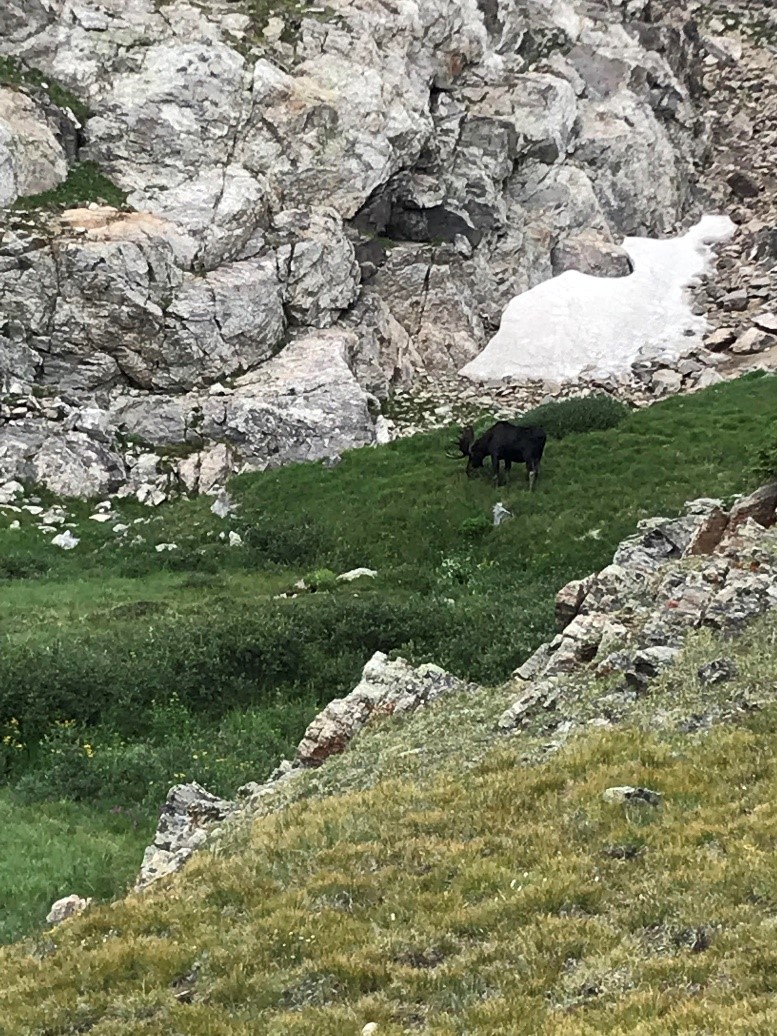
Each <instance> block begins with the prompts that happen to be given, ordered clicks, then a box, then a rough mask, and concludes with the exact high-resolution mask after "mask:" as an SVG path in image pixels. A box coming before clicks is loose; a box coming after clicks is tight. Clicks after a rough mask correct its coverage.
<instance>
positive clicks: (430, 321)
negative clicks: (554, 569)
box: [0, 0, 709, 499]
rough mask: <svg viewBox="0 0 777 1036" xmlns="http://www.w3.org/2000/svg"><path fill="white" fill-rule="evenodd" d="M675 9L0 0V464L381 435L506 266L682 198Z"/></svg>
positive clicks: (695, 125)
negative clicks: (404, 391) (386, 407)
mask: <svg viewBox="0 0 777 1036" xmlns="http://www.w3.org/2000/svg"><path fill="white" fill-rule="evenodd" d="M676 21H677V20H676ZM683 21H684V19H683V18H680V20H679V21H677V23H676V24H672V23H671V22H670V21H669V20H668V18H667V17H665V15H664V13H663V12H661V11H660V10H658V9H656V10H655V11H653V10H651V4H649V3H648V2H647V0H628V2H626V3H599V2H588V3H583V2H570V0H553V2H551V3H540V2H535V0H478V2H476V0H454V2H449V0H446V2H444V3H443V2H441V0H412V2H397V3H385V2H377V0H328V2H327V3H324V4H320V5H316V6H313V5H311V4H308V3H305V2H302V0H278V2H277V3H274V4H272V3H269V4H268V3H266V2H260V0H252V2H249V0H244V2H219V0H209V2H208V3H206V4H194V3H188V2H186V0H175V2H167V0H129V2H127V0H122V2H118V0H102V2H100V3H98V2H97V0H84V2H83V3H78V4H76V3H71V2H69V0H35V2H34V3H33V4H32V5H30V4H28V3H25V4H20V3H18V2H16V0H4V2H3V4H2V5H0V51H1V52H2V53H4V54H5V55H6V58H5V59H3V61H4V64H3V69H4V73H3V79H4V81H5V83H6V85H4V86H2V87H0V202H2V204H3V205H5V206H15V208H11V209H9V210H7V212H6V218H5V228H4V231H3V236H2V242H1V243H0V311H2V314H3V320H2V328H1V329H0V333H1V334H2V338H1V339H0V379H1V380H2V386H3V389H4V390H5V393H6V407H5V409H4V410H3V417H2V418H0V419H2V420H4V422H5V423H4V424H3V426H2V427H1V428H0V473H1V474H2V476H3V477H4V478H5V479H10V478H19V479H33V480H37V481H41V482H43V483H47V484H53V483H54V482H55V481H56V482H57V486H56V488H57V489H58V490H59V491H60V492H67V493H74V494H80V495H88V494H93V493H95V492H98V493H104V492H111V491H115V490H116V489H118V488H119V487H120V486H122V485H125V486H127V485H128V486H129V487H130V489H131V491H133V492H141V493H142V494H143V495H144V496H145V498H146V499H150V498H152V497H155V493H156V495H158V494H159V492H161V493H162V495H164V491H166V489H167V488H168V487H169V483H170V478H169V475H168V476H163V474H162V472H161V469H160V466H159V464H158V463H157V462H158V460H159V458H158V456H157V454H158V453H159V452H160V451H161V452H163V453H164V452H165V451H167V452H168V453H169V452H173V453H175V454H176V456H177V457H178V458H180V457H181V455H182V454H188V455H189V456H186V457H185V458H184V461H183V463H182V465H181V466H180V467H179V466H178V465H177V464H174V465H172V469H173V474H174V476H175V478H176V479H177V480H180V481H182V482H183V484H184V486H185V487H186V488H187V489H190V490H196V489H198V488H199V487H200V472H201V470H203V468H204V469H205V471H206V472H207V473H208V474H207V477H206V478H205V479H204V480H203V481H204V483H205V484H204V485H203V488H206V489H207V488H209V487H210V485H212V484H213V481H214V480H213V478H212V474H213V471H214V466H215V468H216V469H218V472H219V474H220V475H221V480H222V481H223V477H226V474H228V473H229V472H231V471H233V470H250V469H256V468H262V467H266V466H267V465H273V464H279V463H284V462H286V461H291V460H300V459H316V458H323V457H327V456H331V455H333V454H335V453H337V452H338V451H339V450H341V449H343V448H345V447H348V446H354V445H363V444H367V443H370V442H374V441H375V440H376V437H383V436H385V434H386V430H385V428H384V427H383V422H382V421H381V419H379V418H378V417H377V415H378V411H379V400H380V399H382V398H385V397H386V396H387V395H388V394H389V393H390V391H391V390H392V389H393V388H395V387H397V386H401V385H406V384H407V383H408V382H410V381H411V380H412V379H413V377H414V376H416V375H418V374H419V372H421V373H423V372H426V373H427V374H431V375H433V376H435V377H442V376H443V375H445V374H446V373H447V374H451V373H452V372H455V371H456V370H458V369H459V368H460V367H461V366H462V365H463V364H464V363H466V362H467V361H468V360H471V359H472V358H473V357H474V356H475V355H476V354H477V353H478V352H479V351H480V350H481V349H482V348H483V346H484V345H485V343H486V341H487V340H488V338H489V336H490V334H491V333H492V332H493V331H494V330H495V328H496V327H497V326H498V323H499V319H500V316H501V313H502V311H503V309H504V307H505V305H506V303H507V302H508V301H509V300H510V299H511V298H512V297H513V296H515V295H516V294H518V293H520V292H522V291H524V290H526V289H528V288H531V287H532V286H534V285H537V284H538V283H540V282H542V281H543V280H546V279H547V278H550V277H552V276H553V275H554V274H555V273H558V272H560V271H563V270H566V269H572V268H574V269H578V270H582V271H584V272H593V273H597V274H600V275H612V276H617V275H622V274H624V273H627V272H628V261H627V257H626V256H625V255H624V253H623V252H622V250H621V249H620V248H619V247H618V241H619V240H620V239H621V238H622V236H623V235H625V234H666V233H669V232H672V231H673V230H674V229H676V228H678V227H679V226H680V225H681V224H682V221H683V219H684V217H686V216H688V215H691V214H693V213H694V212H695V211H696V198H695V194H694V185H695V183H696V180H697V173H696V170H697V168H698V167H699V165H700V163H701V162H702V161H703V159H704V155H705V151H706V149H707V147H708V143H709V134H708V118H707V114H706V112H705V109H704V106H703V105H699V104H696V103H694V101H695V98H696V97H697V95H698V93H699V89H700V87H699V83H698V79H697V72H698V70H699V68H700V64H699V62H700V60H701V57H702V55H701V52H700V50H699V47H698V45H697V44H696V42H695V37H694V31H693V27H688V26H686V30H685V31H683ZM85 170H86V171H88V172H89V173H90V174H91V173H94V175H93V176H92V178H91V179H89V178H88V177H86V176H85V174H84V171H85ZM95 170H98V171H99V172H95ZM87 181H88V183H89V184H90V185H91V186H90V187H89V189H87V190H84V188H83V184H84V183H85V182H87ZM42 192H50V194H49V195H45V194H43V199H44V200H45V199H46V198H52V199H53V203H54V204H53V208H51V207H49V208H48V209H45V210H42V209H40V208H37V207H36V208H33V207H32V206H33V205H35V206H37V205H39V204H40V196H41V195H42ZM51 192H53V194H52V193H51ZM30 196H35V197H33V200H32V202H30V200H29V199H30ZM108 196H110V198H109V197H108ZM117 197H118V198H119V199H120V198H122V197H123V198H125V199H126V201H125V202H124V203H119V204H117V203H116V202H117ZM25 199H27V200H26V201H25ZM58 200H59V201H60V204H57V201H58ZM106 200H112V201H113V202H114V204H113V205H107V204H105V201H106ZM76 203H77V207H72V205H73V204H76ZM68 205H71V207H69V208H68V207H67V206H68ZM214 450H215V451H216V452H215V453H214ZM63 467H64V468H66V469H67V470H68V471H70V472H72V477H68V478H67V479H63V478H62V477H61V474H60V472H61V470H62V468H63ZM167 469H168V472H169V471H170V469H171V465H169V464H168V465H167ZM216 481H218V480H216Z"/></svg>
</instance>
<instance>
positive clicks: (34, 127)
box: [0, 87, 67, 208]
mask: <svg viewBox="0 0 777 1036" xmlns="http://www.w3.org/2000/svg"><path fill="white" fill-rule="evenodd" d="M55 130H56V125H52V121H51V120H49V119H47V118H46V116H45V115H44V113H43V112H42V110H41V109H40V107H39V106H38V105H37V104H36V103H35V101H34V100H33V99H32V97H30V96H28V95H27V94H26V93H23V92H22V91H21V90H14V89H11V88H9V87H0V208H5V207H6V206H7V205H10V204H11V203H12V202H14V201H16V199H17V198H19V197H21V196H23V195H27V194H40V193H42V192H43V191H50V190H52V189H53V188H54V187H56V186H57V185H58V184H60V183H62V181H63V180H64V179H65V177H66V176H67V159H66V157H65V151H64V148H63V147H62V144H61V142H60V141H59V140H58V139H57V136H56V132H55Z"/></svg>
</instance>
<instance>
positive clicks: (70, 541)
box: [51, 529, 81, 550]
mask: <svg viewBox="0 0 777 1036" xmlns="http://www.w3.org/2000/svg"><path fill="white" fill-rule="evenodd" d="M51 542H52V543H53V544H54V546H55V547H61V548H62V549H63V550H73V548H74V547H77V546H78V544H79V543H80V542H81V541H80V540H79V539H78V537H77V536H74V535H73V533H72V532H70V530H69V529H68V531H67V532H60V533H59V535H57V536H55V537H54V539H53V540H52V541H51Z"/></svg>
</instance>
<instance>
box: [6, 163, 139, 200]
mask: <svg viewBox="0 0 777 1036" xmlns="http://www.w3.org/2000/svg"><path fill="white" fill-rule="evenodd" d="M90 202H100V203H102V204H105V205H111V206H113V208H116V209H121V208H124V206H125V205H126V203H127V195H126V192H125V191H122V190H121V189H120V188H118V187H117V186H116V184H114V183H112V182H111V180H109V179H108V177H107V176H105V174H104V173H102V172H101V171H100V168H99V166H97V165H96V163H94V162H79V163H77V164H76V165H74V166H72V167H71V169H70V171H69V172H68V175H67V179H66V180H65V181H64V182H63V183H61V184H59V185H58V186H57V187H54V188H53V189H52V190H50V191H43V192H42V193H41V194H31V195H27V196H26V197H24V198H17V199H16V201H15V202H14V204H13V206H12V208H14V209H19V210H23V211H32V210H35V209H54V210H59V209H74V208H79V207H80V206H83V205H88V204H89V203H90Z"/></svg>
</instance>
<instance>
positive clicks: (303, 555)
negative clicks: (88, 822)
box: [0, 377, 777, 1016]
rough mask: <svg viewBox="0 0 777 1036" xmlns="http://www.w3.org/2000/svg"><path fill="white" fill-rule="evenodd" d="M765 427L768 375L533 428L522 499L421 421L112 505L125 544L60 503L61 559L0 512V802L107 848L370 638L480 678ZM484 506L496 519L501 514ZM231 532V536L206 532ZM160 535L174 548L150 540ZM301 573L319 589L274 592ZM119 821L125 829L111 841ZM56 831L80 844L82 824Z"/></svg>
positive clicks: (771, 385) (500, 674)
mask: <svg viewBox="0 0 777 1036" xmlns="http://www.w3.org/2000/svg"><path fill="white" fill-rule="evenodd" d="M775 420H777V380H775V379H773V378H769V377H748V378H745V379H742V380H741V381H739V382H736V383H731V384H726V385H721V386H718V387H715V388H713V389H710V390H707V391H706V392H704V393H700V394H697V395H694V396H690V397H677V398H674V399H671V400H669V401H667V402H665V403H661V404H659V405H656V406H654V407H651V408H650V409H648V410H644V411H639V412H635V413H632V414H630V415H628V416H627V417H626V418H625V420H623V421H622V423H620V424H619V425H618V426H617V427H611V428H607V429H606V430H603V431H588V432H586V433H579V434H574V433H573V434H569V435H566V436H565V437H564V438H563V439H560V440H556V439H551V440H550V441H549V443H548V447H547V450H546V457H545V461H544V464H543V472H542V476H541V479H540V481H539V484H538V488H537V491H536V492H535V493H534V494H529V493H528V492H527V489H526V484H525V481H524V477H523V472H521V471H519V470H516V469H514V472H513V479H512V481H511V483H510V484H509V485H508V486H503V487H499V488H498V489H495V488H494V487H493V486H492V485H491V481H490V479H489V477H488V475H487V474H486V475H485V477H483V478H478V479H473V480H467V479H466V478H465V476H464V472H463V468H464V462H463V461H460V462H454V461H452V460H449V459H447V458H446V457H445V455H444V451H445V448H446V446H447V444H448V442H449V440H450V438H451V432H450V430H448V431H444V432H439V433H431V434H428V435H423V436H418V437H416V438H413V439H411V440H405V441H401V442H397V443H393V444H391V445H389V446H387V447H382V448H378V449H363V450H358V451H353V452H351V453H349V454H347V455H346V456H345V457H344V458H343V461H342V463H341V464H340V465H338V466H337V467H335V468H333V469H327V468H324V467H323V466H320V465H297V466H293V467H289V468H285V469H282V470H278V471H271V472H266V473H264V474H261V475H252V476H244V477H242V478H240V479H237V480H235V483H234V485H233V486H232V487H231V489H230V491H231V493H232V495H233V497H234V499H235V501H236V503H237V505H238V510H237V512H236V514H235V515H234V516H232V517H230V518H228V519H225V520H222V519H219V518H217V517H215V516H214V515H213V514H212V513H211V512H210V503H211V501H210V500H208V499H201V500H184V501H181V502H179V503H176V504H173V505H168V506H164V507H162V508H160V509H159V510H157V511H153V510H149V509H147V508H143V507H140V506H139V505H137V504H132V503H129V502H117V504H116V514H117V521H120V522H121V523H123V524H125V525H128V526H129V527H130V528H129V532H128V533H127V535H126V536H124V537H121V536H120V535H118V534H117V533H115V532H114V531H113V528H112V526H113V525H114V524H115V522H109V523H106V524H100V523H97V522H94V521H92V520H91V518H90V515H91V514H92V508H91V507H90V506H88V505H85V504H73V505H72V506H70V507H69V515H70V521H71V523H72V526H73V531H74V532H75V534H76V535H77V536H78V537H79V538H80V543H79V545H78V547H77V548H76V549H75V550H73V551H70V552H64V551H62V550H60V549H59V548H56V547H54V546H52V545H51V544H50V543H49V542H48V540H47V538H46V536H45V535H44V534H43V533H41V532H40V531H39V530H38V529H37V528H35V524H34V519H33V517H32V516H31V515H30V514H29V513H28V512H24V511H23V512H12V511H11V512H8V511H6V512H5V516H4V517H2V518H0V581H1V582H2V593H1V594H0V636H1V637H2V651H1V652H0V781H2V784H3V785H4V787H5V793H4V794H5V796H6V798H5V799H4V801H5V802H6V803H10V804H13V806H14V807H15V808H18V809H19V810H22V809H28V810H29V809H38V808H43V807H44V806H45V808H46V809H47V810H48V811H49V812H50V815H51V816H52V817H54V816H55V815H56V811H57V809H59V808H60V806H59V803H60V802H62V800H64V801H65V804H64V805H63V806H62V807H61V808H62V810H63V814H62V816H63V817H65V818H67V817H72V816H73V814H72V813H69V812H68V811H70V810H72V809H73V808H75V807H78V808H83V809H87V808H89V809H92V810H94V813H93V814H92V815H93V816H94V817H95V818H98V817H100V816H102V817H103V818H104V819H105V823H106V825H108V827H107V828H106V830H110V831H112V834H111V835H110V837H111V838H113V839H115V840H116V841H115V846H116V848H115V852H116V854H117V859H118V858H122V859H126V858H127V856H126V853H129V852H130V851H132V852H136V851H137V847H138V845H139V844H140V841H142V839H139V835H138V832H146V831H147V830H148V829H149V824H150V826H151V827H153V818H154V815H155V813H156V811H157V810H158V808H159V805H160V803H161V802H162V800H163V798H164V795H165V793H166V791H167V788H168V786H169V785H170V784H171V783H173V782H175V781H178V780H198V781H201V782H202V783H203V784H205V785H206V786H207V787H209V788H210V789H212V790H213V791H215V792H217V793H220V794H224V795H231V794H233V793H234V791H235V789H236V788H237V787H238V786H239V785H240V784H242V783H244V782H245V781H247V780H251V779H258V780H261V779H262V778H263V777H264V776H265V775H266V774H267V773H268V772H269V771H270V770H271V769H272V768H273V767H274V766H275V765H276V764H277V762H278V760H279V758H281V757H282V756H284V755H289V754H290V753H291V752H292V751H293V748H294V745H295V744H296V742H297V741H298V739H299V737H300V735H301V733H302V731H303V729H304V727H305V725H306V723H307V722H308V721H309V720H310V718H312V716H313V715H314V714H315V712H316V711H317V710H318V708H320V707H321V705H322V704H324V703H325V702H326V701H328V700H330V699H331V698H333V697H336V696H339V695H343V694H345V693H347V692H348V691H349V690H350V689H351V688H352V687H353V686H354V685H355V683H356V682H357V681H358V677H359V674H360V671H361V668H362V666H363V665H364V663H365V662H366V661H367V659H368V658H369V657H370V656H371V654H372V653H373V652H374V651H376V650H383V651H387V652H396V653H399V654H402V655H403V656H405V657H408V658H410V659H411V660H412V661H414V662H421V661H425V660H432V661H435V662H437V663H438V664H440V665H443V666H445V667H446V668H448V669H450V670H451V671H453V672H455V673H457V674H458V675H461V676H463V677H467V678H470V679H472V680H474V681H477V682H478V683H482V684H485V685H497V684H499V683H500V682H501V681H503V680H504V679H506V678H507V677H508V676H509V674H510V673H511V672H512V670H513V669H514V668H515V666H516V665H517V664H519V663H520V662H521V661H522V660H523V659H524V658H525V657H526V656H527V655H528V654H529V653H530V652H531V651H532V650H533V649H534V647H536V646H537V644H538V643H539V642H541V641H542V640H543V639H545V638H547V637H548V636H549V635H550V634H552V632H553V598H554V596H555V593H556V591H557V589H558V588H559V587H560V586H561V585H563V584H564V583H565V582H566V581H568V580H569V579H571V578H575V577H578V576H581V575H584V574H586V573H588V572H590V571H591V570H593V569H596V568H600V567H602V566H603V565H604V564H606V563H607V562H608V561H609V559H610V557H611V555H612V551H613V549H614V547H615V546H616V545H617V543H618V542H619V540H620V539H622V538H623V537H624V536H625V535H628V534H630V533H631V532H633V530H634V527H635V525H636V522H637V521H638V520H639V519H640V518H643V517H647V516H651V515H655V514H660V513H664V514H672V513H676V512H677V511H678V510H679V509H680V507H681V506H682V504H683V502H684V501H685V500H687V499H689V498H691V497H694V496H700V495H704V496H726V495H728V494H731V493H734V492H737V491H740V490H743V489H745V488H748V486H749V484H750V482H751V476H749V474H748V465H749V463H750V460H749V458H750V457H751V456H752V455H753V454H754V452H755V451H756V450H757V449H758V448H759V447H760V446H761V445H762V444H763V443H764V442H765V441H767V440H769V439H770V438H771V436H772V429H773V427H774V425H775ZM40 498H41V505H42V506H45V505H47V504H48V503H49V502H50V501H49V500H48V499H47V498H46V496H45V494H42V493H41V494H40ZM496 501H501V502H503V503H504V504H505V505H506V506H507V507H508V508H509V509H510V510H511V511H512V512H513V514H514V518H513V519H512V520H510V521H508V522H506V523H504V524H503V525H501V526H500V527H499V528H494V527H493V526H492V524H491V520H490V512H491V508H492V507H493V505H494V503H495V502H496ZM14 521H18V522H19V523H20V526H21V527H20V528H16V529H14V528H11V527H10V526H11V523H12V522H14ZM229 531H234V532H237V533H239V535H240V536H241V538H242V546H238V547H229V546H228V544H227V542H226V539H222V538H221V537H222V536H224V535H225V534H226V533H227V532H229ZM161 544H175V549H172V550H164V551H162V552H157V551H156V549H155V548H156V546H157V545H161ZM359 566H367V567H371V568H374V569H375V570H377V572H378V575H377V578H376V579H374V580H368V579H365V580H360V581H358V582H356V583H352V584H334V583H333V582H332V578H331V573H339V572H342V571H345V570H346V569H351V568H355V567H359ZM302 577H308V579H309V581H310V579H311V577H314V578H315V580H316V582H317V583H318V585H320V586H321V587H322V589H320V590H319V591H318V592H316V593H302V594H300V595H298V596H296V597H290V598H281V597H279V596H278V595H279V594H281V593H283V592H286V591H289V590H291V589H292V587H293V584H294V583H295V582H296V581H297V580H299V579H300V578H302ZM19 815H20V817H23V816H24V815H27V816H30V815H32V814H23V813H20V814H19ZM83 815H84V816H86V814H83ZM116 817H124V819H125V821H126V822H127V824H128V825H129V826H128V827H127V828H125V829H124V830H123V831H122V830H119V831H117V830H116V829H115V824H114V822H115V820H116ZM23 822H24V821H23V820H20V821H19V823H23ZM66 823H72V824H74V825H75V826H73V834H72V837H73V838H74V839H77V840H78V839H81V837H82V835H83V838H84V839H86V841H85V842H84V843H83V845H84V846H86V844H87V842H88V839H89V838H91V837H92V832H91V831H90V830H89V828H88V826H87V827H85V828H80V827H79V826H78V824H75V821H67V820H66ZM95 823H98V822H97V820H95ZM110 824H114V828H110ZM132 825H135V826H132ZM98 826H99V824H98ZM98 833H99V832H98ZM31 837H32V835H31ZM109 840H110V839H109ZM119 843H120V844H119ZM22 844H23V839H22ZM59 851H60V850H59V848H58V843H57V840H56V839H54V838H52V840H51V853H52V854H56V853H57V852H59ZM112 851H113V850H112ZM79 853H81V850H80V849H79ZM86 855H87V854H86V850H85V849H84V851H83V853H81V855H80V856H78V853H77V854H76V856H77V857H78V858H80V859H86ZM137 855H138V857H139V853H138V854H137ZM21 865H22V861H21V857H20V858H19V863H18V868H15V867H14V865H13V864H12V865H11V866H10V867H9V868H7V869H6V872H5V874H4V876H3V879H2V880H3V882H4V883H5V888H3V887H2V886H0V900H5V901H10V900H13V902H14V904H15V906H14V909H15V910H16V911H17V914H18V919H17V920H15V921H14V922H13V923H12V926H11V928H9V929H7V930H6V931H9V932H17V931H20V930H22V929H23V928H24V926H25V924H27V925H30V926H32V925H35V924H39V923H40V921H41V919H42V914H41V909H42V908H41V902H42V897H41V894H40V891H39V890H40V889H41V888H46V889H48V888H49V886H48V885H46V881H47V880H48V878H47V875H48V873H49V871H50V859H49V857H48V856H47V854H46V853H45V852H40V853H38V854H32V858H31V859H28V860H27V861H26V865H25V867H24V868H22V866H21ZM84 866H85V865H84ZM20 868H21V870H22V871H23V873H16V871H17V870H19V869H20ZM36 868H37V869H38V871H39V872H40V880H39V881H38V884H37V885H35V886H34V889H33V885H34V882H33V885H28V878H30V877H31V875H30V873H29V872H30V871H34V870H35V869H36ZM108 869H109V870H110V874H111V875H112V881H113V884H112V885H110V882H108V884H105V883H103V884H102V885H100V884H99V882H98V879H97V877H95V876H94V875H92V876H89V874H87V871H86V870H81V871H79V870H78V868H77V867H76V869H75V870H71V871H69V872H68V873H70V874H72V882H71V883H72V885H73V886H74V887H73V888H72V889H70V891H79V892H82V893H84V892H88V887H89V884H90V882H92V883H93V884H94V887H100V889H101V893H100V894H103V893H104V894H106V895H109V894H112V892H118V891H119V890H120V889H121V888H123V887H124V886H125V884H126V881H127V878H128V876H129V871H131V870H132V868H128V867H123V868H122V866H118V865H117V866H112V867H111V868H108ZM79 874H82V875H83V880H79ZM36 880H37V879H36ZM100 880H102V879H100ZM109 886H110V887H109ZM28 888H29V889H30V891H29V892H28V891H25V890H26V889H28ZM36 889H37V890H38V891H35V890H36ZM24 919H26V920H24ZM0 1016H1V1015H0Z"/></svg>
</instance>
